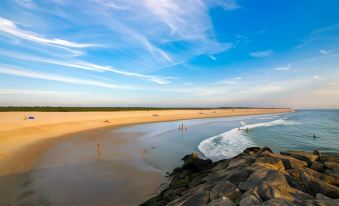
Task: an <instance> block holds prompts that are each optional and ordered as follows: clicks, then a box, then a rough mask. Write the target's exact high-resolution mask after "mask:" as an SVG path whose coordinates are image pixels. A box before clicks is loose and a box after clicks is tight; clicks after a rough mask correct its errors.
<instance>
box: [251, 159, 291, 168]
mask: <svg viewBox="0 0 339 206" xmlns="http://www.w3.org/2000/svg"><path fill="white" fill-rule="evenodd" d="M254 165H259V166H263V167H267V168H270V169H274V170H285V167H284V165H283V163H282V162H281V159H280V158H277V157H259V158H258V159H257V160H256V161H255V163H254V164H253V166H254Z"/></svg>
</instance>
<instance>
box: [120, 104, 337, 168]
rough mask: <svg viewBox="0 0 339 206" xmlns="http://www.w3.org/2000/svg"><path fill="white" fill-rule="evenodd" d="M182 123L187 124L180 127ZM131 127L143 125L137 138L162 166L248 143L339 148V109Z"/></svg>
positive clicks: (218, 155)
mask: <svg viewBox="0 0 339 206" xmlns="http://www.w3.org/2000/svg"><path fill="white" fill-rule="evenodd" d="M181 124H183V125H184V129H179V125H181ZM124 129H127V128H123V130H124ZM128 130H129V131H131V130H132V131H133V130H134V131H139V132H140V131H143V133H144V134H143V137H142V138H141V139H140V140H139V141H140V144H141V145H142V146H143V147H146V148H147V153H146V154H145V158H146V160H147V162H148V163H149V164H151V165H152V166H153V167H156V168H158V169H160V170H161V171H163V172H170V171H172V170H173V169H174V168H175V167H177V166H180V165H181V164H182V161H181V158H182V157H183V156H184V155H186V154H190V153H192V152H197V153H199V154H200V156H201V157H204V158H209V159H212V160H213V161H217V160H220V159H224V158H230V157H233V156H235V155H237V154H239V153H241V152H242V151H243V150H244V149H245V148H247V147H250V146H260V147H263V146H266V147H270V148H271V149H272V150H273V151H274V152H279V151H284V150H305V151H313V150H314V149H319V150H320V151H321V152H326V153H338V152H339V110H297V111H295V112H290V113H283V114H269V115H253V116H238V117H223V118H214V119H199V120H183V121H174V122H164V123H152V124H143V125H136V126H132V127H128ZM314 135H315V136H316V138H314Z"/></svg>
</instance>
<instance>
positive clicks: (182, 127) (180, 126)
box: [179, 123, 187, 131]
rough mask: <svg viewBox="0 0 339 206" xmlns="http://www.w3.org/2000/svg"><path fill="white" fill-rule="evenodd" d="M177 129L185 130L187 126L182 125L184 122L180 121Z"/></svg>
mask: <svg viewBox="0 0 339 206" xmlns="http://www.w3.org/2000/svg"><path fill="white" fill-rule="evenodd" d="M179 130H180V131H184V130H185V131H187V126H184V123H181V125H179Z"/></svg>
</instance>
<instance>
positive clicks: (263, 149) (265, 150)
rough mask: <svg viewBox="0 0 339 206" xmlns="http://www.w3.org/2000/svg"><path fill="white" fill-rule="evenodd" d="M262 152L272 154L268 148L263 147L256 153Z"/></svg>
mask: <svg viewBox="0 0 339 206" xmlns="http://www.w3.org/2000/svg"><path fill="white" fill-rule="evenodd" d="M263 152H266V153H267V152H268V153H273V152H272V150H271V149H270V148H268V147H263V148H261V149H260V150H259V151H258V153H263Z"/></svg>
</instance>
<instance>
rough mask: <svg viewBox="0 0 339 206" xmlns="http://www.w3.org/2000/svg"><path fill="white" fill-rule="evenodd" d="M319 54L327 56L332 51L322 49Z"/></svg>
mask: <svg viewBox="0 0 339 206" xmlns="http://www.w3.org/2000/svg"><path fill="white" fill-rule="evenodd" d="M319 53H320V54H324V55H327V54H329V53H331V51H329V50H325V49H321V50H320V51H319Z"/></svg>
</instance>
